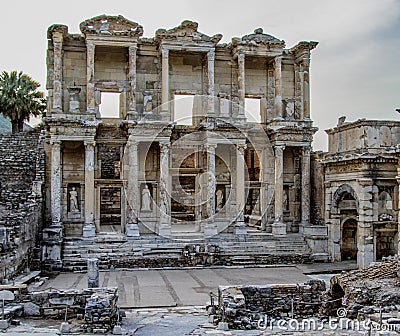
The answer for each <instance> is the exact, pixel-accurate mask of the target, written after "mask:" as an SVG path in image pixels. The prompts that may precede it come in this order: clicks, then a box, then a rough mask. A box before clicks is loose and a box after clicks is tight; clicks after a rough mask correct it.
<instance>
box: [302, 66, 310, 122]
mask: <svg viewBox="0 0 400 336" xmlns="http://www.w3.org/2000/svg"><path fill="white" fill-rule="evenodd" d="M309 70H310V67H309V60H305V61H303V76H302V77H303V81H302V82H303V115H304V119H310V76H309Z"/></svg>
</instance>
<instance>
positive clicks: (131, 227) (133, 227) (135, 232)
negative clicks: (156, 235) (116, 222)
mask: <svg viewBox="0 0 400 336" xmlns="http://www.w3.org/2000/svg"><path fill="white" fill-rule="evenodd" d="M125 234H126V236H127V237H140V232H139V226H138V225H137V224H126V225H125Z"/></svg>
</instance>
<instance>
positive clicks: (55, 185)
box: [50, 140, 61, 227]
mask: <svg viewBox="0 0 400 336" xmlns="http://www.w3.org/2000/svg"><path fill="white" fill-rule="evenodd" d="M50 144H51V177H50V178H51V225H52V226H56V227H60V226H61V141H59V140H51V142H50Z"/></svg>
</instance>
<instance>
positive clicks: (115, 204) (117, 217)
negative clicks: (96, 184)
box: [100, 187, 121, 225]
mask: <svg viewBox="0 0 400 336" xmlns="http://www.w3.org/2000/svg"><path fill="white" fill-rule="evenodd" d="M100 224H101V225H120V224H121V188H117V187H102V188H100Z"/></svg>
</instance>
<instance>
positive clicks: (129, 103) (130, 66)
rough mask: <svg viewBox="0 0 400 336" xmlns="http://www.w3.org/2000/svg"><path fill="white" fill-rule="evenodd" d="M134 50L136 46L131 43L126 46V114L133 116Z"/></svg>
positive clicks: (134, 112)
mask: <svg viewBox="0 0 400 336" xmlns="http://www.w3.org/2000/svg"><path fill="white" fill-rule="evenodd" d="M136 52H137V46H136V45H132V46H129V47H128V55H129V60H128V81H129V94H128V95H127V99H128V101H127V106H128V114H129V115H130V116H132V117H134V116H135V115H136V114H137V111H136Z"/></svg>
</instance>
